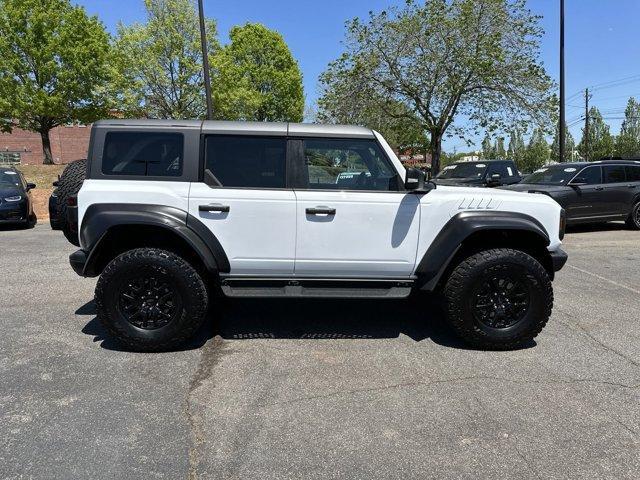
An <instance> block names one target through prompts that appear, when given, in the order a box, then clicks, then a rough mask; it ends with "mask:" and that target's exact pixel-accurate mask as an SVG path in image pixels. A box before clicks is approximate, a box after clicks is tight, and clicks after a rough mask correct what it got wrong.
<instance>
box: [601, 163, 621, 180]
mask: <svg viewBox="0 0 640 480" xmlns="http://www.w3.org/2000/svg"><path fill="white" fill-rule="evenodd" d="M625 178H626V177H625V173H624V165H607V166H605V167H604V182H605V183H617V182H624V181H625Z"/></svg>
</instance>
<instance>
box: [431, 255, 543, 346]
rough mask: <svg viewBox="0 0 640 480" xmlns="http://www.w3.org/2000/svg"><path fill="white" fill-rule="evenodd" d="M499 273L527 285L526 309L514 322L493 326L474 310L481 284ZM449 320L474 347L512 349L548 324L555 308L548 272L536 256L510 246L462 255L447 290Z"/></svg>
mask: <svg viewBox="0 0 640 480" xmlns="http://www.w3.org/2000/svg"><path fill="white" fill-rule="evenodd" d="M500 274H503V275H509V276H515V278H517V279H518V280H519V281H521V282H522V285H523V286H526V287H527V288H528V292H529V302H528V307H527V309H526V313H524V314H523V317H522V318H521V319H520V320H519V321H517V323H515V324H514V325H511V326H508V327H506V328H492V327H489V326H487V325H485V324H484V323H482V322H481V321H479V320H478V319H477V317H476V315H475V314H474V304H473V302H474V301H477V300H475V297H476V295H474V292H475V291H477V290H476V288H478V285H480V284H481V282H483V281H484V282H486V281H490V279H491V278H495V276H499V275H500ZM443 297H444V306H445V314H446V317H447V320H448V323H449V324H450V325H451V327H452V328H453V330H454V331H455V333H456V334H457V335H458V336H459V337H460V338H461V339H462V340H464V341H465V342H466V343H467V344H469V345H470V346H472V347H474V348H480V349H487V350H511V349H515V348H518V347H521V346H523V345H526V344H528V343H530V342H531V340H532V339H533V338H534V337H536V336H537V335H538V334H539V333H540V332H541V331H542V329H543V328H544V326H545V325H546V323H547V321H548V319H549V316H550V315H551V310H552V308H553V289H552V287H551V280H550V278H549V274H548V273H547V271H546V270H545V269H544V267H543V266H542V265H541V264H540V262H538V261H537V260H536V259H535V258H533V257H531V256H530V255H528V254H526V253H524V252H522V251H519V250H513V249H509V248H496V249H492V250H483V251H480V252H478V253H475V254H473V255H471V256H469V257H467V258H465V259H463V260H462V261H461V262H460V263H459V264H458V265H457V266H456V267H455V268H454V269H453V271H452V272H451V275H450V276H449V278H448V279H447V281H446V284H445V287H444V290H443Z"/></svg>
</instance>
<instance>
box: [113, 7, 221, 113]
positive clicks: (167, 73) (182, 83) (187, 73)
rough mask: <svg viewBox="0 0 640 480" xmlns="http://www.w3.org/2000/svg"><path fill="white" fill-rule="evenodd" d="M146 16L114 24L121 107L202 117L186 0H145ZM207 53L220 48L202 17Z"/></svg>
mask: <svg viewBox="0 0 640 480" xmlns="http://www.w3.org/2000/svg"><path fill="white" fill-rule="evenodd" d="M144 4H145V7H146V10H147V21H146V23H144V24H139V23H135V24H133V25H131V26H124V25H122V24H120V25H119V26H118V35H117V39H116V42H115V52H116V56H115V60H116V61H117V65H118V77H117V78H116V81H115V88H114V90H117V91H118V92H119V96H118V101H119V109H120V110H122V111H123V112H124V114H125V115H128V116H144V117H151V118H202V117H204V115H205V114H206V102H205V98H204V78H203V77H204V76H203V69H202V63H203V62H202V48H201V46H200V30H199V24H198V16H197V14H196V11H195V8H194V5H193V3H192V2H191V1H190V0H145V2H144ZM205 26H206V31H207V40H208V49H209V51H208V54H209V56H210V57H212V56H213V55H215V53H216V52H217V51H218V50H219V44H218V41H217V40H216V24H215V22H214V21H213V20H211V19H207V20H206V24H205Z"/></svg>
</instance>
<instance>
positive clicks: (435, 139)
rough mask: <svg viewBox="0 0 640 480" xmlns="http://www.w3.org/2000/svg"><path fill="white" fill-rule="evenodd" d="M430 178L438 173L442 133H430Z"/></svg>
mask: <svg viewBox="0 0 640 480" xmlns="http://www.w3.org/2000/svg"><path fill="white" fill-rule="evenodd" d="M429 146H430V149H431V176H432V177H435V176H436V175H437V174H438V173H439V172H440V154H441V153H442V133H441V132H431V143H430V145H429Z"/></svg>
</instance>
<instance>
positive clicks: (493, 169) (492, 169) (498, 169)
mask: <svg viewBox="0 0 640 480" xmlns="http://www.w3.org/2000/svg"><path fill="white" fill-rule="evenodd" d="M496 173H497V174H498V175H500V178H507V177H508V176H509V172H508V171H507V166H506V165H505V164H504V163H492V164H490V165H489V170H488V171H487V178H491V176H492V175H495V174H496Z"/></svg>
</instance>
